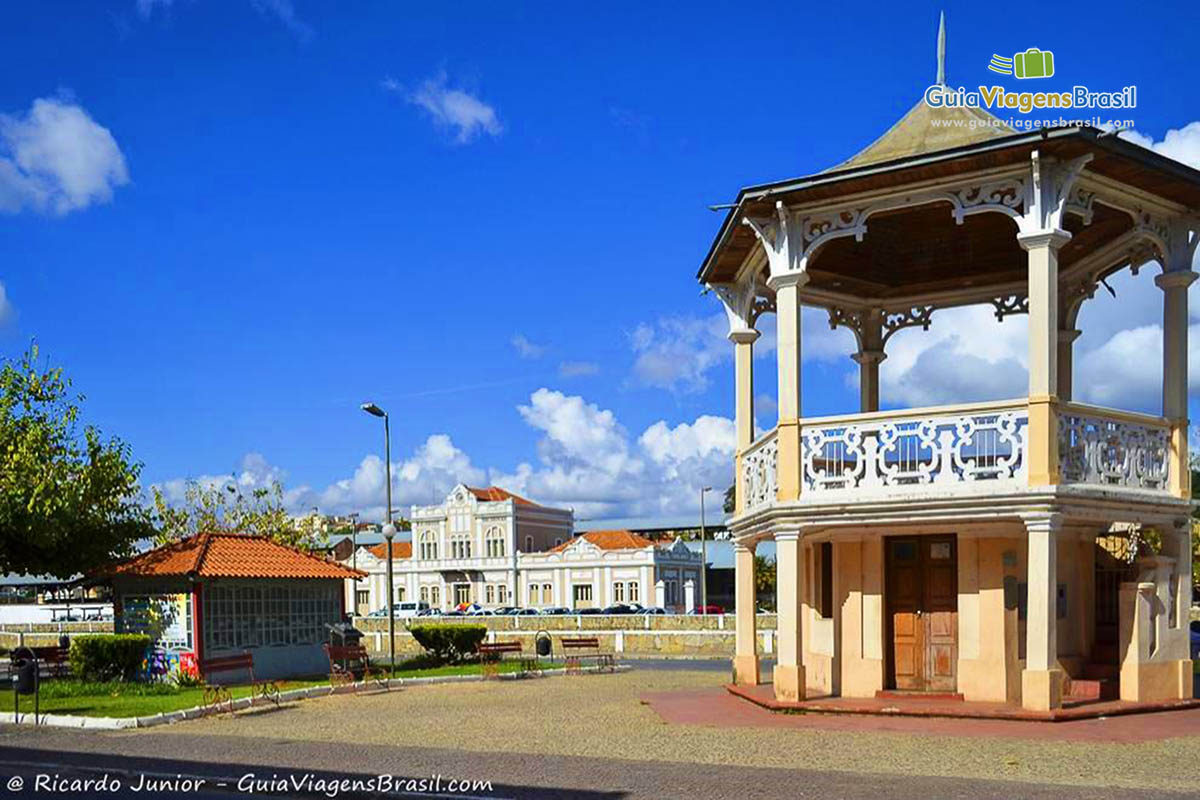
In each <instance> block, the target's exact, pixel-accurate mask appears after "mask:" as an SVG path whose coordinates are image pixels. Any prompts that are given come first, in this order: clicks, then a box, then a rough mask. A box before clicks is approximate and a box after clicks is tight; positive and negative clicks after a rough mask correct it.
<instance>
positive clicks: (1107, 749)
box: [125, 670, 1200, 793]
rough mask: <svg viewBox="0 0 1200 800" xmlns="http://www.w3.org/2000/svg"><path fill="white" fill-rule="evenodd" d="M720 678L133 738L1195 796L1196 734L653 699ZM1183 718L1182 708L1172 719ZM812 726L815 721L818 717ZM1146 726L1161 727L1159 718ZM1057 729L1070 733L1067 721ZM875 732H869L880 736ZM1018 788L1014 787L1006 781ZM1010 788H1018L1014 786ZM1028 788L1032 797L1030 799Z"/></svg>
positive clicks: (285, 715)
mask: <svg viewBox="0 0 1200 800" xmlns="http://www.w3.org/2000/svg"><path fill="white" fill-rule="evenodd" d="M723 680H725V675H724V674H723V673H720V672H709V671H695V670H689V671H665V670H655V671H649V670H640V671H639V670H634V671H631V672H628V673H624V674H618V675H602V676H581V677H573V678H546V679H541V680H526V681H511V682H509V681H504V682H486V683H464V684H443V685H435V686H422V687H412V688H408V689H405V690H402V691H398V692H392V693H390V694H386V695H372V696H359V697H354V696H338V697H329V698H322V699H319V700H309V701H305V702H303V703H298V704H296V705H294V706H292V707H289V708H286V709H284V710H281V711H275V712H268V713H259V714H254V715H245V716H241V715H239V716H238V717H236V718H225V719H207V720H200V721H196V722H189V723H184V724H180V725H173V726H169V727H160V728H156V729H152V730H149V731H144V732H136V733H133V734H125V735H129V736H155V737H174V736H183V737H205V736H213V737H221V738H222V739H224V738H225V737H235V738H236V739H238V740H241V741H244V742H246V747H247V748H253V747H255V746H256V745H255V744H254V743H253V740H256V739H259V740H273V741H279V740H293V741H304V742H331V743H332V742H356V743H359V744H364V745H369V744H375V745H392V746H400V747H423V748H443V749H446V750H453V751H460V752H467V753H470V752H476V753H524V754H543V755H553V756H590V757H598V756H603V757H605V758H609V759H630V760H634V761H653V762H671V763H684V764H686V763H694V764H704V765H727V766H737V767H759V768H766V767H769V768H783V769H791V770H814V771H819V772H832V773H847V772H848V773H859V774H870V775H876V776H884V775H906V776H927V777H941V778H959V779H964V778H965V779H980V780H996V779H1000V780H1005V781H1023V782H1027V783H1028V784H1031V785H1032V784H1061V785H1073V786H1096V787H1112V788H1121V787H1124V788H1127V789H1134V790H1139V791H1141V792H1143V793H1144V792H1155V791H1158V792H1165V791H1175V792H1196V791H1197V790H1198V789H1200V724H1197V726H1196V731H1195V733H1196V735H1190V731H1188V730H1182V731H1179V730H1177V731H1175V733H1176V734H1185V735H1176V736H1174V737H1173V738H1168V739H1162V740H1155V741H1134V742H1113V741H1103V740H1096V738H1095V737H1091V738H1087V739H1084V740H1075V741H1060V740H1052V739H1048V738H1046V735H1045V734H1031V738H1028V739H1025V738H1020V737H1019V736H1015V735H1011V734H1009V735H1004V736H989V735H972V736H957V735H947V734H946V733H945V730H944V728H942V727H940V726H938V725H932V724H931V725H929V726H928V728H916V729H914V728H913V727H912V725H911V724H907V723H906V725H907V727H903V726H902V727H897V728H893V729H889V725H890V724H891V723H894V722H900V721H899V720H886V719H884V720H879V719H873V720H871V722H870V724H864V725H863V726H862V728H863V729H855V728H854V727H853V726H848V725H846V724H845V723H841V725H840V727H832V728H831V727H829V726H823V727H816V728H809V727H801V726H798V725H794V724H790V723H789V724H782V722H783V721H782V720H781V721H780V722H781V724H771V725H746V726H741V725H739V724H736V723H737V722H738V720H737V719H732V720H731V722H732V723H735V724H733V725H728V724H722V725H716V724H689V723H686V722H678V721H675V722H667V721H665V720H664V719H663V717H661V716H660V715H659V714H658V713H656V712H655V711H654V709H653V708H652V707H651V706H650V705H649V701H648V700H646V699H645V698H647V697H656V698H661V696H662V695H661V693H663V692H668V691H672V690H681V691H687V690H690V691H691V692H692V693H693V694H694V693H695V691H696V690H698V689H702V688H705V687H707V688H712V689H715V688H716V687H719V685H720V683H721V682H722V681H723ZM1174 713H1187V712H1174ZM813 719H814V720H816V719H817V718H813ZM1143 719H1146V724H1153V722H1152V719H1151V718H1143ZM1060 724H1061V723H1060ZM872 728H873V729H872ZM1010 785H1011V784H1010ZM1014 788H1015V787H1014ZM1022 791H1024V790H1022Z"/></svg>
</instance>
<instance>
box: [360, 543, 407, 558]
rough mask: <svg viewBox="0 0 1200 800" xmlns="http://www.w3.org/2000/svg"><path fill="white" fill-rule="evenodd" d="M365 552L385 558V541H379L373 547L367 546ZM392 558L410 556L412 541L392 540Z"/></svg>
mask: <svg viewBox="0 0 1200 800" xmlns="http://www.w3.org/2000/svg"><path fill="white" fill-rule="evenodd" d="M367 552H368V553H370V554H371V555H373V556H375V557H376V558H378V559H380V560H383V559H386V558H387V543H386V542H380V543H379V544H377V545H375V546H374V547H368V548H367ZM392 558H412V542H392Z"/></svg>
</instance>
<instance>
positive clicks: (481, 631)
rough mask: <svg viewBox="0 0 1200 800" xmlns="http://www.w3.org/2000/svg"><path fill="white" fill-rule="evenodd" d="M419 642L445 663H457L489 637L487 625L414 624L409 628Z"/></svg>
mask: <svg viewBox="0 0 1200 800" xmlns="http://www.w3.org/2000/svg"><path fill="white" fill-rule="evenodd" d="M408 631H409V633H411V634H412V635H413V638H414V639H416V640H417V643H418V644H420V645H421V647H424V648H425V649H426V650H427V651H428V652H429V653H430V655H432V656H433V657H434V658H436V659H439V660H440V661H442V662H443V663H445V662H450V663H456V662H459V661H462V660H463V659H464V658H466V657H467V656H469V655H471V654H473V653H474V652H475V649H476V648H477V647H479V643H480V642H482V641H483V640H484V639H485V638H486V637H487V632H488V629H487V626H486V625H447V624H434V623H430V624H424V625H413V626H412V627H411V628H409V629H408Z"/></svg>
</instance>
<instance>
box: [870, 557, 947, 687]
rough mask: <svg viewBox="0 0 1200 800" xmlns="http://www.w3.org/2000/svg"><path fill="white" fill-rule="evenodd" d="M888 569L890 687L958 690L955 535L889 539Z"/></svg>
mask: <svg viewBox="0 0 1200 800" xmlns="http://www.w3.org/2000/svg"><path fill="white" fill-rule="evenodd" d="M886 570H887V573H886V587H885V591H886V593H887V623H888V640H889V644H890V646H889V648H888V651H889V652H888V663H889V669H890V673H891V681H890V685H891V687H892V688H895V689H900V690H907V691H940V692H946V691H954V690H955V688H956V686H957V680H958V676H957V667H958V557H957V552H956V547H955V539H954V537H953V536H913V537H903V538H901V537H896V538H889V539H888V540H887V547H886Z"/></svg>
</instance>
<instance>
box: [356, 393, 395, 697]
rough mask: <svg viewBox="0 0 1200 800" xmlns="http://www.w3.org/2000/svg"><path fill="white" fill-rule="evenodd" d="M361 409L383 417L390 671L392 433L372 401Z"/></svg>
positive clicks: (392, 635) (392, 659) (392, 637)
mask: <svg viewBox="0 0 1200 800" xmlns="http://www.w3.org/2000/svg"><path fill="white" fill-rule="evenodd" d="M362 410H363V411H365V412H367V413H368V414H370V415H371V416H373V417H383V467H384V476H385V477H384V480H385V481H386V483H387V524H386V525H384V526H383V538H384V539H386V540H387V593H388V601H387V610H388V660H389V661H390V662H391V670H390V671H391V673H392V674H395V671H396V609H395V605H394V604H395V598H396V587H395V585H394V584H393V583H392V539H393V538H394V537H395V536H396V527H395V526H394V525H392V433H391V429H390V427H389V426H388V415H387V412H386V411H384V410H383V409H382V408H380V407H379V406H377V405H375V404H374V403H363V404H362Z"/></svg>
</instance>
